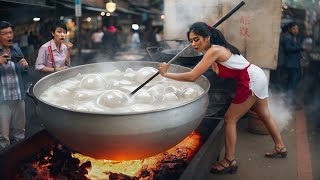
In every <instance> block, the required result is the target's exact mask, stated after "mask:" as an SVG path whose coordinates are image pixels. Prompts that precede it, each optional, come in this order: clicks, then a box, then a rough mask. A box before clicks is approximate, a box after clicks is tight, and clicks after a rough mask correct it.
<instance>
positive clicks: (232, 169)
mask: <svg viewBox="0 0 320 180" xmlns="http://www.w3.org/2000/svg"><path fill="white" fill-rule="evenodd" d="M224 161H225V162H227V163H228V166H227V167H226V166H224V165H223V164H222V163H221V161H220V162H219V163H218V164H219V165H220V166H222V167H223V168H222V169H217V168H215V167H212V168H211V170H210V173H212V174H235V173H236V172H237V170H238V165H236V164H234V165H232V163H233V162H235V159H233V160H231V161H230V160H229V159H227V158H226V157H225V158H224Z"/></svg>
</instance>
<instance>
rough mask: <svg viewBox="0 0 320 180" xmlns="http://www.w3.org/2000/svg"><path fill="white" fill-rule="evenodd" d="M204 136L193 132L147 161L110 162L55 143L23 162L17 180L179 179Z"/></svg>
mask: <svg viewBox="0 0 320 180" xmlns="http://www.w3.org/2000/svg"><path fill="white" fill-rule="evenodd" d="M201 142H202V137H201V135H200V134H199V133H197V132H193V133H191V134H190V135H189V136H188V137H187V138H185V139H184V140H183V141H182V142H180V143H179V144H178V145H177V146H175V147H173V148H171V149H169V150H168V151H166V152H164V153H161V154H158V155H156V156H152V157H150V158H147V159H143V160H132V161H109V160H96V159H94V158H91V157H88V156H84V155H81V154H79V153H73V152H70V151H69V150H68V149H66V148H65V147H63V146H61V145H59V144H58V145H52V146H51V147H48V148H45V149H44V150H43V151H42V152H41V153H38V154H36V155H35V156H33V157H32V159H31V161H30V162H26V163H23V164H21V166H19V167H18V168H17V172H16V173H15V175H16V178H15V179H49V180H50V179H91V180H100V179H109V180H112V179H148V180H152V179H157V176H163V175H166V177H167V176H168V175H169V177H172V178H173V179H177V178H178V177H179V176H180V175H181V174H182V172H183V170H184V169H185V168H186V167H187V165H188V163H189V162H190V161H191V159H192V158H193V156H194V155H195V153H196V152H197V151H198V149H199V148H200V146H201Z"/></svg>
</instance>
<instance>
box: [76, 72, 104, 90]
mask: <svg viewBox="0 0 320 180" xmlns="http://www.w3.org/2000/svg"><path fill="white" fill-rule="evenodd" d="M106 86H107V82H106V80H105V79H104V78H103V77H102V76H100V75H98V74H89V75H87V76H85V77H84V78H83V79H82V80H81V82H80V87H81V88H84V89H92V90H103V89H105V88H106Z"/></svg>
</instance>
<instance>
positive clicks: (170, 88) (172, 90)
mask: <svg viewBox="0 0 320 180" xmlns="http://www.w3.org/2000/svg"><path fill="white" fill-rule="evenodd" d="M164 92H165V93H175V94H177V95H178V94H180V93H181V90H180V89H178V88H176V87H174V86H168V87H166V88H165V89H164Z"/></svg>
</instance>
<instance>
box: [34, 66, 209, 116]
mask: <svg viewBox="0 0 320 180" xmlns="http://www.w3.org/2000/svg"><path fill="white" fill-rule="evenodd" d="M130 62H144V63H145V61H130ZM103 63H105V62H103ZM103 63H91V64H85V65H79V66H75V67H71V68H69V69H66V70H63V71H58V72H54V73H52V74H49V75H47V76H45V77H43V78H41V79H40V80H39V81H38V82H37V83H36V84H35V85H34V86H33V92H34V89H36V87H37V86H38V85H39V84H41V83H42V82H43V81H47V80H48V79H50V77H52V76H57V75H58V74H60V73H63V72H67V71H72V70H73V69H77V68H80V67H82V66H88V65H96V64H103ZM172 65H174V66H180V65H176V64H172ZM181 67H183V68H186V69H189V70H191V68H188V67H184V66H181ZM199 78H203V79H204V81H205V82H207V84H208V88H207V89H204V92H203V93H202V94H201V95H200V96H198V97H197V98H194V99H191V100H188V101H185V102H183V103H181V104H177V105H174V106H170V107H166V108H160V109H156V110H148V111H142V112H118V113H106V112H89V111H81V110H75V109H68V108H64V107H61V106H57V105H54V104H52V103H50V102H47V101H44V100H42V99H40V97H38V95H37V94H34V97H35V98H36V100H37V101H40V102H42V103H44V104H47V105H49V106H52V107H54V108H58V109H60V110H64V111H69V112H70V111H71V112H76V113H82V114H93V115H112V116H123V115H140V114H149V113H157V112H162V111H168V110H172V109H176V108H179V107H182V106H186V105H188V104H190V103H192V102H195V101H197V100H199V99H201V98H202V97H203V96H205V95H207V94H208V92H209V90H210V81H209V80H208V78H207V77H205V76H204V75H201V76H200V77H199ZM64 80H66V79H64ZM51 86H52V85H51ZM51 86H50V87H51ZM129 96H131V95H130V94H129ZM37 106H38V105H37Z"/></svg>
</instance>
